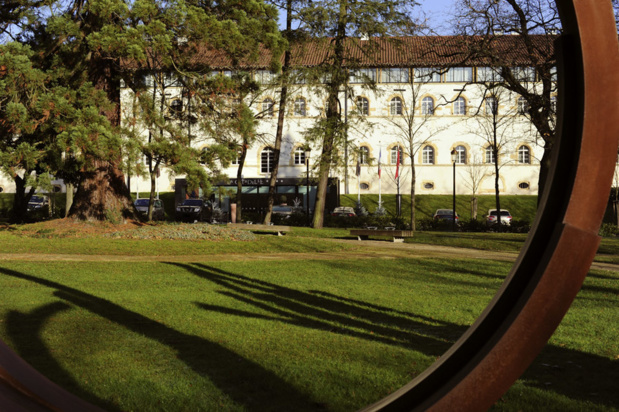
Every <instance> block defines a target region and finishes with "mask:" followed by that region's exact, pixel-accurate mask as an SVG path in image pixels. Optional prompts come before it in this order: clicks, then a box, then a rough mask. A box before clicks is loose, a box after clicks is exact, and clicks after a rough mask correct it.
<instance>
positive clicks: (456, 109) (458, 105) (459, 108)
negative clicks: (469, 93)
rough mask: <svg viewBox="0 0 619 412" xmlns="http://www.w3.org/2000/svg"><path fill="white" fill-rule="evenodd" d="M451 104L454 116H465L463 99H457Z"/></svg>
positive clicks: (464, 101)
mask: <svg viewBox="0 0 619 412" xmlns="http://www.w3.org/2000/svg"><path fill="white" fill-rule="evenodd" d="M453 104H454V106H453V113H454V114H455V115H458V116H461V115H465V114H466V100H464V97H458V98H457V99H456V101H455V102H454V103H453Z"/></svg>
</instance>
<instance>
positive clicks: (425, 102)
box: [421, 96, 434, 116]
mask: <svg viewBox="0 0 619 412" xmlns="http://www.w3.org/2000/svg"><path fill="white" fill-rule="evenodd" d="M421 114H424V115H428V116H431V115H433V114H434V99H433V98H431V97H429V96H428V97H424V98H423V99H422V100H421Z"/></svg>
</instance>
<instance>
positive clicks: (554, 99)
mask: <svg viewBox="0 0 619 412" xmlns="http://www.w3.org/2000/svg"><path fill="white" fill-rule="evenodd" d="M550 110H552V113H553V114H555V115H556V114H557V96H552V97H551V98H550Z"/></svg>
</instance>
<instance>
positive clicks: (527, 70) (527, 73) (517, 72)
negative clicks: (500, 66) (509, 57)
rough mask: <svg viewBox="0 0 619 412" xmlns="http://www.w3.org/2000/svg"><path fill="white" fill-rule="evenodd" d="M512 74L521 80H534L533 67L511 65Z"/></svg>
mask: <svg viewBox="0 0 619 412" xmlns="http://www.w3.org/2000/svg"><path fill="white" fill-rule="evenodd" d="M511 69H512V75H513V76H514V78H515V79H516V80H518V81H521V82H534V81H535V68H533V67H512V68H511Z"/></svg>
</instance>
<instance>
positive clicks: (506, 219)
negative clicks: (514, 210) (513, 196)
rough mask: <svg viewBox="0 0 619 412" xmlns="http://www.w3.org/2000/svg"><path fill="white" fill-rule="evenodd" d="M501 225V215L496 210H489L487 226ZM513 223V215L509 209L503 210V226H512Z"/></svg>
mask: <svg viewBox="0 0 619 412" xmlns="http://www.w3.org/2000/svg"><path fill="white" fill-rule="evenodd" d="M497 223H499V213H498V212H497V210H496V209H490V210H488V216H486V224H487V225H488V226H492V225H495V224H497ZM511 223H512V214H511V213H509V210H507V209H501V224H502V225H511Z"/></svg>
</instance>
